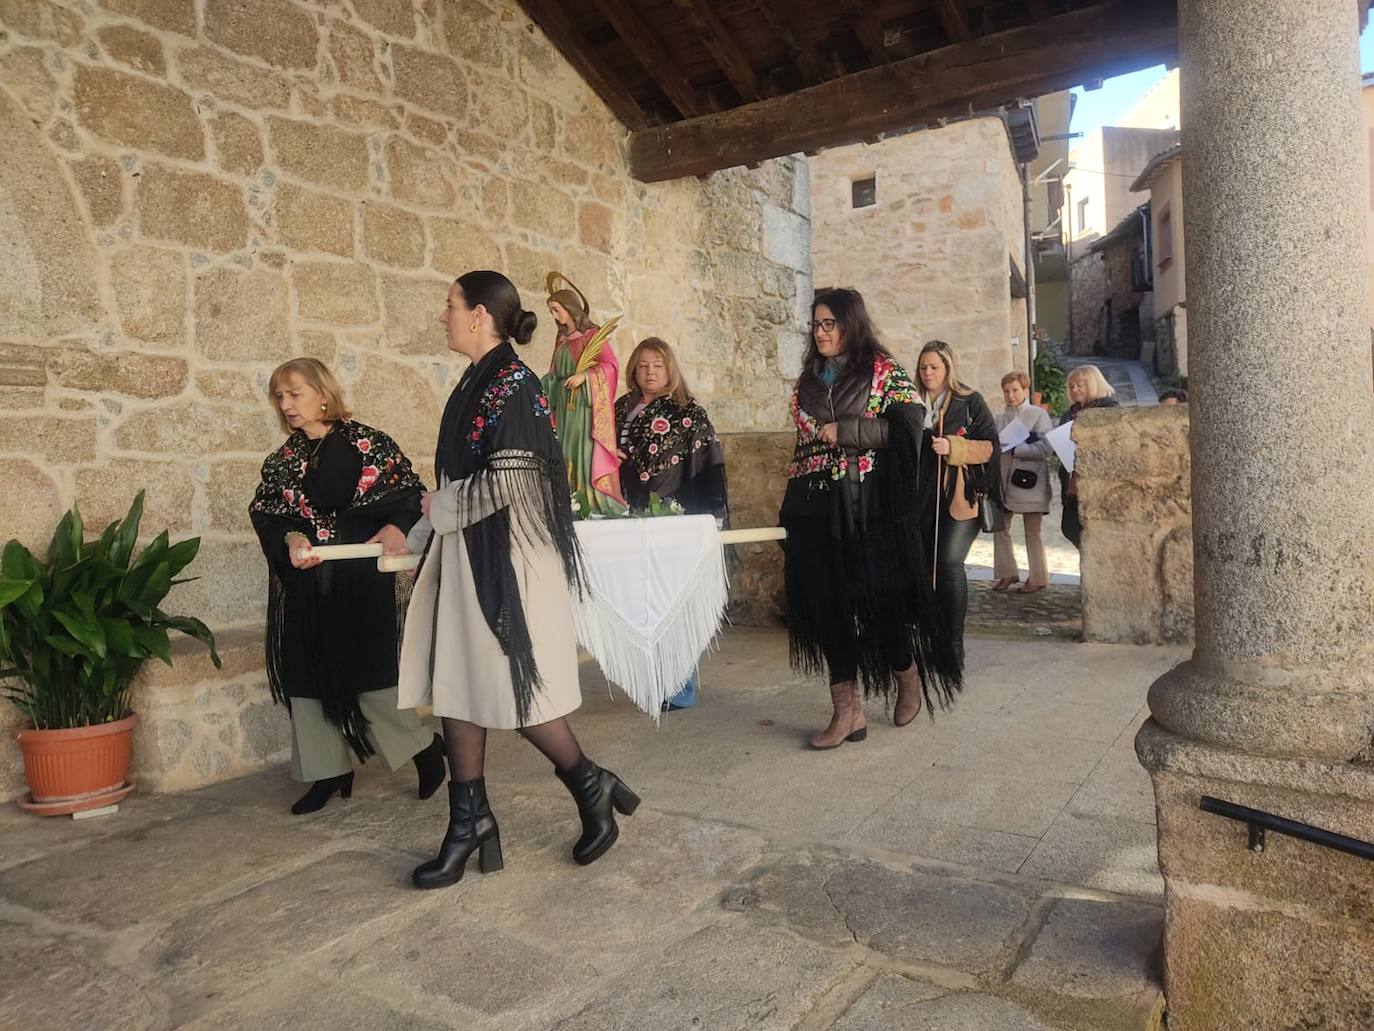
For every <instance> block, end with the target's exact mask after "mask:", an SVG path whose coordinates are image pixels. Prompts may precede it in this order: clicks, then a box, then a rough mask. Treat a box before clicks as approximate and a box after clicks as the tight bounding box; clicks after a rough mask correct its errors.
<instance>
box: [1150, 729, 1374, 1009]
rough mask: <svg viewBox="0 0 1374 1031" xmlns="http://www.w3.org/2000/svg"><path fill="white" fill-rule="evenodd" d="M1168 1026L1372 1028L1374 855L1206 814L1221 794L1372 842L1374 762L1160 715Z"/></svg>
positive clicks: (1157, 746)
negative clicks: (1231, 746) (1249, 745)
mask: <svg viewBox="0 0 1374 1031" xmlns="http://www.w3.org/2000/svg"><path fill="white" fill-rule="evenodd" d="M1136 754H1137V755H1138V756H1139V757H1140V761H1141V764H1142V765H1143V766H1144V767H1145V768H1146V770H1148V771H1149V773H1150V778H1151V780H1152V781H1153V782H1154V789H1155V805H1156V813H1157V816H1158V820H1159V865H1160V870H1161V871H1162V872H1163V874H1164V881H1165V903H1166V905H1165V930H1164V962H1165V980H1164V988H1165V996H1166V998H1167V1000H1168V1024H1169V1031H1221V1029H1228V1028H1237V1029H1241V1028H1243V1029H1246V1031H1254V1029H1261V1028H1290V1027H1311V1028H1331V1029H1336V1028H1350V1029H1355V1028H1371V1027H1374V890H1371V886H1374V862H1370V861H1368V860H1364V859H1360V858H1357V857H1355V856H1351V855H1347V854H1345V853H1342V852H1336V851H1333V850H1330V849H1327V848H1323V847H1321V846H1318V845H1314V844H1309V843H1307V842H1305V841H1299V840H1296V839H1294V838H1289V837H1285V836H1282V835H1278V834H1275V833H1273V832H1272V831H1271V832H1269V834H1268V835H1267V840H1266V842H1265V846H1264V851H1263V852H1261V853H1255V852H1251V851H1249V850H1248V848H1247V831H1246V827H1245V825H1244V824H1242V823H1237V822H1235V821H1233V820H1229V819H1225V818H1223V817H1220V816H1215V815H1212V814H1209V813H1204V812H1203V811H1202V810H1201V809H1199V808H1198V802H1199V799H1200V798H1201V796H1203V795H1211V796H1213V797H1215V798H1220V799H1223V800H1225V801H1228V802H1235V803H1238V804H1240V805H1244V806H1248V807H1250V808H1252V809H1260V810H1264V811H1265V812H1270V813H1274V814H1275V815H1278V816H1284V817H1287V818H1289V819H1295V820H1301V821H1303V822H1305V823H1310V824H1313V825H1315V826H1318V827H1322V828H1325V829H1326V830H1331V831H1336V832H1338V833H1341V834H1346V835H1349V836H1351V837H1355V838H1361V839H1364V840H1371V839H1374V767H1370V766H1368V765H1363V764H1357V763H1342V762H1328V761H1315V760H1291V759H1276V758H1268V757H1259V756H1250V755H1245V754H1243V753H1240V752H1233V751H1228V750H1223V749H1218V748H1214V747H1211V746H1208V745H1201V744H1198V743H1196V742H1192V741H1188V740H1186V739H1184V738H1180V737H1176V736H1174V735H1172V734H1170V733H1169V732H1168V731H1166V730H1164V729H1163V728H1162V727H1161V726H1160V725H1159V724H1157V723H1156V722H1155V721H1154V720H1150V721H1149V722H1148V723H1146V724H1145V725H1144V726H1143V727H1142V728H1141V730H1140V733H1139V734H1138V735H1137V736H1136Z"/></svg>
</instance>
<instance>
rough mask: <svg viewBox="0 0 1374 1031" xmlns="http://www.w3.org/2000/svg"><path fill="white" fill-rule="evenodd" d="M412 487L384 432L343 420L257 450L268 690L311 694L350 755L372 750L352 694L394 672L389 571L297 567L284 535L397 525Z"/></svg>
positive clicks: (350, 532)
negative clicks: (313, 434)
mask: <svg viewBox="0 0 1374 1031" xmlns="http://www.w3.org/2000/svg"><path fill="white" fill-rule="evenodd" d="M312 459H314V463H313V465H312ZM423 490H424V485H423V484H422V483H421V482H420V478H419V477H418V476H416V475H415V472H414V470H413V469H412V468H411V465H410V460H409V459H408V458H406V456H405V455H404V454H403V453H402V452H401V449H400V448H399V447H397V446H396V442H395V441H393V440H392V439H391V438H390V437H388V436H387V435H386V434H385V433H382V432H381V431H380V430H375V429H373V428H372V427H370V426H364V425H363V424H362V423H359V422H354V421H352V420H343V421H341V422H337V423H335V424H334V426H333V429H331V430H330V432H329V434H328V435H327V436H325V437H324V438H322V439H321V440H318V441H312V440H310V439H309V438H308V437H307V436H306V435H305V434H304V433H303V432H301V431H300V430H297V431H296V432H295V433H293V434H291V436H290V437H288V438H287V439H286V442H285V443H284V444H282V446H281V447H279V448H278V449H277V450H276V451H274V452H273V453H272V454H270V455H268V456H267V460H266V461H264V462H263V464H262V480H261V482H260V483H259V484H258V489H257V492H256V493H255V494H254V496H253V502H252V504H251V506H250V507H249V517H250V518H251V519H252V522H253V528H254V530H256V531H257V534H258V539H259V541H260V543H261V545H262V550H263V554H264V555H265V556H266V557H267V565H268V571H269V578H268V593H267V635H266V651H267V679H268V683H269V685H270V686H271V689H272V697H273V698H274V699H276V700H277V701H278V702H281V703H282V704H283V705H286V706H287V707H288V708H289V707H290V704H291V699H292V698H312V699H315V700H317V701H318V702H319V703H320V707H321V709H322V710H323V712H324V716H325V718H326V719H327V720H329V722H331V723H333V724H334V725H335V726H337V727H338V728H339V729H340V731H341V732H342V733H343V735H344V739H345V740H346V741H347V742H348V744H349V746H350V747H351V748H352V749H353V751H354V753H355V754H356V755H357V756H358V758H359V759H360V760H366V759H367V758H368V757H369V756H370V755H372V751H373V750H372V747H371V745H370V744H369V743H368V740H367V727H368V724H367V719H366V717H365V716H363V713H362V709H361V708H360V707H359V704H358V696H359V695H360V694H363V693H365V692H367V691H376V690H382V689H384V688H388V687H392V686H394V685H395V683H396V677H397V662H396V643H397V627H396V593H395V592H396V584H395V576H394V575H390V574H386V573H379V572H378V571H377V566H376V563H375V562H368V561H355V562H337V563H334V562H329V563H325V564H323V565H320V566H316V567H315V568H314V569H296V568H295V567H294V566H292V565H291V560H290V556H289V555H288V554H287V550H286V543H285V536H286V534H287V533H290V532H296V533H301V534H304V535H305V536H306V538H308V539H309V541H310V543H311V544H356V543H359V542H361V541H365V540H367V539H368V538H369V537H371V536H372V535H373V534H375V533H376V532H377V531H378V530H380V529H381V528H382V527H383V526H386V525H387V524H389V523H390V524H392V525H394V526H396V527H397V528H398V529H399V530H400V531H401V532H402V533H405V532H407V531H408V530H409V529H410V528H411V526H412V525H413V524H414V523H415V521H416V520H417V519H419V517H420V494H421V492H422V491H423Z"/></svg>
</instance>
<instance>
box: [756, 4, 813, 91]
mask: <svg viewBox="0 0 1374 1031" xmlns="http://www.w3.org/2000/svg"><path fill="white" fill-rule="evenodd" d="M754 6H755V7H756V8H757V9H758V12H759V14H760V15H761V16H762V17H763V20H764V21H766V22H767V23H768V25H769V27H770V28H771V29H772V30H773V33H774V35H776V36H777V37H778V39H780V40H781V41H782V45H783V49H784V50H786V51H787V56H788V57H789V58H791V59H792V62H793V63H794V64H796V66H797V67H798V68H800V69H801V73H802V75H803V76H804V77H805V79H806V81H807V82H809V83H817V82H823V81H824V80H826V79H828V78H829V76H828V75H826V74H825V71H824V69H822V68H821V61H820V58H819V57H817V56H816V48H815V47H813V46H812V45H811V44H810V43H808V42H806V41H805V40H802V39H800V38H799V37H798V36H797V34H796V33H795V32H793V31H792V26H791V25H790V24H789V18H790V16H791V13H792V12H789V11H787V10H786V9H785V7H784V5H783V3H782V2H781V0H754Z"/></svg>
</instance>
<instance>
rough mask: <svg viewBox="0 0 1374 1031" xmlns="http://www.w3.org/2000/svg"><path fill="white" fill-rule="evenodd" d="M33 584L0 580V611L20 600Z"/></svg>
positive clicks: (30, 582) (5, 579)
mask: <svg viewBox="0 0 1374 1031" xmlns="http://www.w3.org/2000/svg"><path fill="white" fill-rule="evenodd" d="M33 584H34V582H33V581H32V580H10V579H8V578H0V609H2V608H4V607H5V606H6V605H9V604H10V603H12V602H15V601H18V600H19V599H20V598H22V597H23V596H24V594H25V593H26V592H27V591H28V589H29V588H30V587H32V586H33Z"/></svg>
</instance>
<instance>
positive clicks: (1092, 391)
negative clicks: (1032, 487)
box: [1059, 365, 1118, 548]
mask: <svg viewBox="0 0 1374 1031" xmlns="http://www.w3.org/2000/svg"><path fill="white" fill-rule="evenodd" d="M1065 386H1066V387H1067V389H1068V392H1069V402H1070V403H1069V410H1068V411H1067V412H1065V413H1064V417H1063V418H1062V419H1060V420H1059V425H1060V426H1067V425H1068V424H1069V423H1071V422H1073V421H1074V420H1075V419H1077V418H1078V416H1079V413H1081V412H1084V411H1087V410H1088V409H1090V408H1116V407H1118V402H1117V400H1116V391H1115V390H1113V389H1112V386H1111V384H1110V383H1108V382H1107V377H1106V376H1104V375H1102V370H1101V369H1099V368H1098V367H1097V366H1096V365H1080V366H1078V368H1076V369H1074V370H1073V371H1072V372H1070V373H1069V375H1068V379H1067V380H1066V383H1065ZM1059 486H1060V488H1061V494H1062V496H1063V499H1064V517H1063V521H1062V523H1061V528H1062V529H1063V531H1064V537H1065V538H1066V539H1067V540H1068V541H1069V542H1070V543H1071V544H1072V545H1073V546H1074V547H1075V548H1081V547H1082V542H1083V522H1082V520H1080V519H1079V518H1078V474H1077V473H1068V472H1065V471H1064V466H1063V465H1062V464H1061V465H1060V466H1059Z"/></svg>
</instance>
